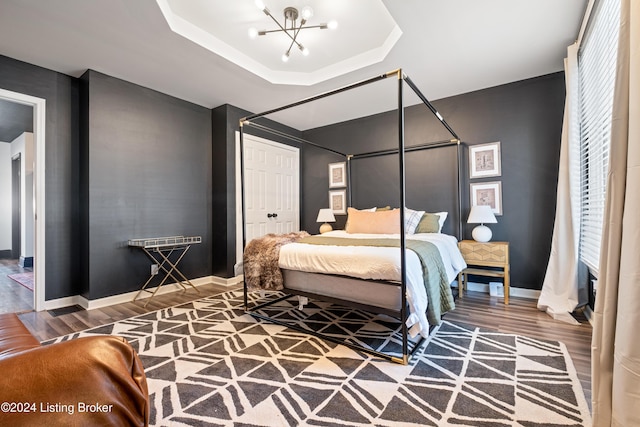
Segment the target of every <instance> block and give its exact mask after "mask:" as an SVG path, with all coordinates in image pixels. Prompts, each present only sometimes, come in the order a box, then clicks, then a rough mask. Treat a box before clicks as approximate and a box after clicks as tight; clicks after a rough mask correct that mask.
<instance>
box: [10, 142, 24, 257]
mask: <svg viewBox="0 0 640 427" xmlns="http://www.w3.org/2000/svg"><path fill="white" fill-rule="evenodd" d="M21 167H22V155H21V153H18V154H17V155H16V156H15V157H13V158H12V159H11V258H20V254H21V253H22V219H21V213H22V197H23V196H22V185H21V182H20V172H21ZM16 175H17V176H16Z"/></svg>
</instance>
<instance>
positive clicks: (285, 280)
mask: <svg viewBox="0 0 640 427" xmlns="http://www.w3.org/2000/svg"><path fill="white" fill-rule="evenodd" d="M393 77H395V78H397V81H398V85H397V94H398V95H397V96H398V100H397V102H398V103H397V105H398V106H397V120H398V122H397V123H398V146H397V148H393V149H388V150H378V151H371V152H367V153H361V154H346V153H341V152H339V151H337V150H334V149H330V148H327V147H324V146H321V145H319V144H316V143H313V142H311V141H307V140H304V139H301V138H298V137H294V136H292V135H288V134H286V133H284V132H281V131H278V130H275V129H272V128H270V127H268V126H265V125H263V124H259V123H256V122H255V120H256V119H258V118H262V117H265V116H267V115H270V114H273V113H277V112H280V111H283V110H286V109H289V108H293V107H297V106H300V105H303V104H307V103H310V102H313V101H316V100H319V99H322V98H326V97H330V96H332V95H336V94H338V93H341V92H345V91H348V90H351V89H355V88H358V87H361V86H364V85H368V84H371V83H374V82H377V81H380V80H384V79H387V78H393ZM404 85H406V86H408V87H409V88H410V89H411V90H413V92H414V93H415V94H416V95H417V96H418V98H420V100H421V101H422V103H424V104H425V105H426V106H427V107H428V109H429V110H430V111H431V113H433V115H434V116H435V117H436V118H437V119H438V121H439V122H440V123H441V124H442V126H444V127H445V128H446V130H447V131H448V132H449V133H450V134H451V136H452V139H450V140H446V141H437V142H431V143H426V144H420V145H413V146H409V147H406V146H405V128H404V97H403V89H404ZM249 126H251V127H253V128H255V129H258V130H260V131H264V132H269V133H271V134H275V135H278V136H281V137H286V138H289V139H291V140H294V141H296V142H298V143H301V144H307V145H311V146H314V147H316V148H319V149H321V150H326V151H328V152H331V153H333V154H336V155H339V156H344V158H345V160H346V165H347V190H348V206H351V202H352V188H351V164H352V162H353V161H355V160H358V159H365V158H370V157H377V156H386V155H397V156H398V170H399V177H400V178H399V205H400V208H399V209H392V210H390V211H388V213H383V212H380V213H378V212H375V213H371V214H370V213H369V212H362V211H358V210H355V209H352V208H350V209H349V215H350V216H349V220H348V223H347V227H346V230H345V231H337V232H336V231H334V232H330V233H326V234H327V235H329V236H325V235H322V236H310V237H304V238H302V239H301V240H298V241H297V242H294V243H290V242H289V241H288V242H287V244H285V245H282V246H281V247H279V255H278V256H279V259H278V267H279V268H280V269H281V272H282V286H279V287H277V288H276V289H278V290H280V291H281V292H283V295H282V296H280V297H278V298H275V299H271V300H268V301H267V302H264V303H262V304H256V305H254V306H252V307H249V302H248V300H249V298H248V294H249V292H250V291H252V290H255V286H253V285H251V286H249V285H248V277H247V275H246V274H245V284H244V306H245V311H246V312H247V313H249V314H251V315H252V316H254V317H256V318H259V319H263V320H267V321H269V322H273V323H277V324H280V325H283V326H287V327H291V328H294V329H297V330H301V331H303V332H305V333H309V334H313V335H316V336H318V337H320V338H323V339H326V340H329V341H332V342H336V343H339V344H342V345H346V346H347V347H350V348H352V349H355V350H358V351H364V352H367V353H369V354H373V355H375V356H379V357H382V358H385V359H388V360H391V361H394V362H398V363H403V364H407V363H408V361H409V358H410V356H411V355H412V354H413V353H414V352H415V351H416V350H417V349H419V348H420V346H421V344H422V342H423V340H424V338H425V337H426V336H428V334H429V325H433V323H438V322H439V321H440V316H441V315H442V314H443V313H444V312H445V311H447V310H449V309H451V308H453V307H454V303H453V296H452V294H451V287H450V284H451V282H452V281H453V280H454V279H455V277H456V276H457V273H458V272H459V271H460V270H462V269H464V268H465V267H466V265H465V264H464V260H463V259H462V256H461V255H460V252H459V250H458V248H457V241H458V240H459V239H461V237H462V220H461V218H462V191H461V186H462V169H461V164H462V151H461V141H460V139H459V138H458V136H457V135H456V133H455V132H454V131H453V129H452V128H451V127H450V126H449V124H447V122H446V121H445V120H444V118H443V117H442V116H441V115H440V113H438V111H437V110H436V109H435V108H434V106H433V105H432V104H431V103H430V102H429V101H428V100H427V98H426V97H425V96H424V95H423V94H422V93H421V92H420V90H419V89H418V88H417V87H416V86H415V84H414V83H413V82H412V81H411V79H410V78H409V77H408V76H406V75H405V74H404V73H403V72H402V70H401V69H398V70H395V71H392V72H389V73H386V74H383V75H379V76H376V77H373V78H370V79H367V80H364V81H360V82H357V83H354V84H352V85H349V86H345V87H342V88H339V89H336V90H333V91H329V92H326V93H323V94H320V95H317V96H313V97H310V98H306V99H303V100H301V101H298V102H294V103H292V104H288V105H285V106H282V107H279V108H275V109H272V110H269V111H265V112H263V113H258V114H253V115H250V116H247V117H244V118H242V119H241V120H240V169H241V183H242V188H241V197H242V201H243V203H242V206H243V209H242V225H243V226H242V231H243V242H242V244H243V248H247V250H248V249H249V248H248V247H247V242H246V231H245V221H246V218H245V215H246V213H245V208H244V198H245V194H244V173H243V169H244V142H243V137H244V131H245V128H248V127H249ZM451 146H454V147H456V167H457V195H456V196H457V220H458V224H457V238H456V237H453V236H449V235H446V234H442V233H441V232H440V231H441V228H442V222H443V220H444V219H443V218H438V221H439V228H438V230H437V232H432V233H430V235H427V234H422V233H420V234H412V233H414V230H413V229H415V226H416V224H417V222H418V221H419V220H420V216H422V217H423V218H424V217H426V216H425V215H423V214H425V212H423V211H420V212H416V211H413V210H411V209H407V207H406V202H405V153H407V152H410V151H416V150H426V149H433V148H439V147H451ZM416 214H417V215H419V217H418V219H417V220H414V219H413V218H412V216H414V215H416ZM359 217H361V218H364V220H363V222H362V223H357V222H356V218H359ZM374 217H375V221H378V222H376V224H378V226H379V225H380V222H379V220H380V219H381V218H384V220H383V222H384V221H386V226H387V228H389V229H388V230H386V232H385V230H381V231H378V230H375V231H371V230H370V229H368V228H370V227H369V226H368V225H364V226H363V227H364V228H362V227H361V228H360V229H358V227H359V225H358V224H366V221H368V220H370V219H371V218H374ZM444 217H445V218H446V214H444ZM394 223H395V225H396V226H395V227H394V226H393V224H394ZM389 224H391V225H389ZM369 225H370V224H369ZM349 228H351V231H352V232H351V233H349V231H350V230H349ZM383 229H384V226H383ZM432 231H433V230H432ZM371 232H372V233H375V234H371ZM298 237H301V236H296V239H294V240H297V238H298ZM325 237H328V238H329V240H327V239H326V238H325ZM256 240H259V239H256ZM354 248H355V249H354ZM398 249H400V250H399V251H398ZM367 257H369V258H367ZM244 258H245V260H244V261H245V271H246V262H247V252H246V251H245V256H244ZM347 258H353V263H352V267H348V268H347V267H344V265H345V263H344V260H345V259H347ZM440 260H441V261H440ZM336 266H338V267H336ZM381 266H386V267H385V268H386V270H387V271H386V272H381V271H379V270H384V269H385V268H381ZM352 268H353V269H352ZM356 270H358V271H356ZM261 295H262V292H261ZM292 296H298V297H299V298H301V301H302V302H301V305H300V307H301V308H302V305H303V303H304V302H305V301H306V300H307V298H311V299H316V300H321V301H328V302H331V303H338V304H341V305H345V306H347V307H355V308H357V309H362V310H365V311H368V312H372V313H377V314H385V315H388V316H391V317H394V318H396V319H399V321H400V324H401V326H400V329H401V331H400V333H401V341H402V343H401V349H402V350H401V352H399V353H396V354H388V353H385V352H382V351H378V350H376V349H372V348H369V347H364V346H362V345H359V344H357V343H354V342H351V341H345V340H342V339H338V338H336V337H335V336H329V335H326V334H322V333H320V332H317V331H311V330H309V329H306V328H301V327H300V326H299V325H297V324H295V323H291V322H287V321H282V320H280V319H278V318H274V317H270V316H266V315H263V314H261V313H260V311H261V310H263V309H265V308H266V307H272V306H273V305H274V304H276V303H278V302H280V301H283V300H286V299H288V298H290V297H292ZM425 310H426V311H427V313H426V314H425ZM410 335H411V336H412V337H414V336H416V335H417V336H419V338H418V339H417V341H413V340H410Z"/></svg>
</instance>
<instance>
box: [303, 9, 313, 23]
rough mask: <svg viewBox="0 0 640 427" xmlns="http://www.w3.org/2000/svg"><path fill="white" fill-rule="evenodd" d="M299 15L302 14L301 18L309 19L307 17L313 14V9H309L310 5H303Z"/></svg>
mask: <svg viewBox="0 0 640 427" xmlns="http://www.w3.org/2000/svg"><path fill="white" fill-rule="evenodd" d="M301 15H302V19H304V20H309V18H311V17H312V16H313V9H311V6H305V7H303V8H302V14H301Z"/></svg>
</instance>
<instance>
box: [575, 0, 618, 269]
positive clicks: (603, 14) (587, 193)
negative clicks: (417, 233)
mask: <svg viewBox="0 0 640 427" xmlns="http://www.w3.org/2000/svg"><path fill="white" fill-rule="evenodd" d="M619 25H620V0H600V1H597V3H596V5H595V8H594V10H593V12H592V15H591V17H590V21H589V26H588V27H587V30H586V32H585V34H584V38H583V40H582V43H581V45H580V48H579V51H578V87H579V89H578V90H579V102H578V108H579V135H580V136H579V138H580V259H581V260H582V261H583V262H584V263H585V264H587V266H589V268H590V269H591V270H592V272H593V274H594V275H595V276H596V277H597V274H598V264H599V260H600V241H601V237H602V223H603V219H604V204H605V193H606V185H607V172H608V168H609V146H610V143H611V113H612V107H613V93H614V86H615V76H616V59H617V49H618V33H619Z"/></svg>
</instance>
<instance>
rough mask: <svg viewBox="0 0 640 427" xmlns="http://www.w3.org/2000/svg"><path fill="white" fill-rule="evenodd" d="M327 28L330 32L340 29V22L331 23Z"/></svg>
mask: <svg viewBox="0 0 640 427" xmlns="http://www.w3.org/2000/svg"><path fill="white" fill-rule="evenodd" d="M327 28H329V29H330V30H335V29H336V28H338V21H336V20H333V21H329V23H328V24H327Z"/></svg>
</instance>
